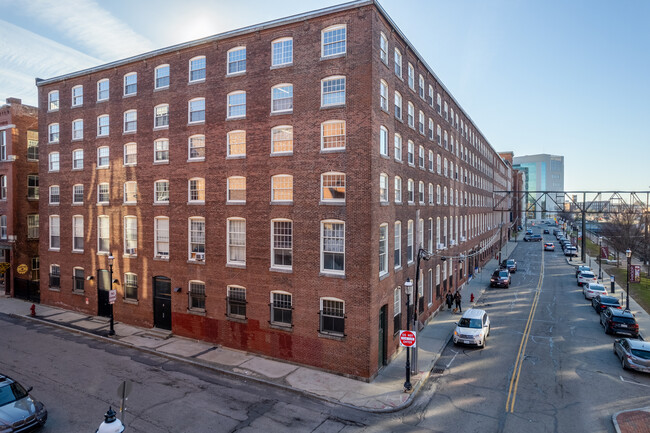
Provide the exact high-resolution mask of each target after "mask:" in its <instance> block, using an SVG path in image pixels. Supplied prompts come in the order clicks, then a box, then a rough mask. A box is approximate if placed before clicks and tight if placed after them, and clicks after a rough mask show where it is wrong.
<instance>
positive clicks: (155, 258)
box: [153, 256, 169, 262]
mask: <svg viewBox="0 0 650 433" xmlns="http://www.w3.org/2000/svg"><path fill="white" fill-rule="evenodd" d="M153 261H154V262H169V256H167V257H162V256H159V257H154V258H153Z"/></svg>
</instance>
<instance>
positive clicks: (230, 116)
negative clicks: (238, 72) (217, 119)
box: [226, 90, 246, 119]
mask: <svg viewBox="0 0 650 433" xmlns="http://www.w3.org/2000/svg"><path fill="white" fill-rule="evenodd" d="M239 95H244V103H243V104H233V103H232V98H234V97H236V96H239ZM226 107H227V118H228V119H243V118H245V117H246V92H245V91H243V90H236V91H234V92H230V93H228V95H226ZM240 107H244V113H243V114H233V110H234V109H236V108H240Z"/></svg>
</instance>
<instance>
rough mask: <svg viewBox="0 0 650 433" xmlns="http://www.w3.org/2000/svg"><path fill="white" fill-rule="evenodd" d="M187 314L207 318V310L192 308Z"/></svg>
mask: <svg viewBox="0 0 650 433" xmlns="http://www.w3.org/2000/svg"><path fill="white" fill-rule="evenodd" d="M187 314H193V315H195V316H205V315H206V313H205V310H199V309H191V308H188V309H187Z"/></svg>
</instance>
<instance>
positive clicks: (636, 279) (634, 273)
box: [630, 265, 641, 283]
mask: <svg viewBox="0 0 650 433" xmlns="http://www.w3.org/2000/svg"><path fill="white" fill-rule="evenodd" d="M640 282H641V265H630V283H640Z"/></svg>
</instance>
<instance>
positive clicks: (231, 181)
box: [227, 176, 246, 203]
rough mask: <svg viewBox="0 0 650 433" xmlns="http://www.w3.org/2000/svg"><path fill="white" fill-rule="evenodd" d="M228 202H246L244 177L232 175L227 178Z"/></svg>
mask: <svg viewBox="0 0 650 433" xmlns="http://www.w3.org/2000/svg"><path fill="white" fill-rule="evenodd" d="M227 200H228V202H229V203H246V178H245V177H239V176H232V177H229V178H228V198H227Z"/></svg>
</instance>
